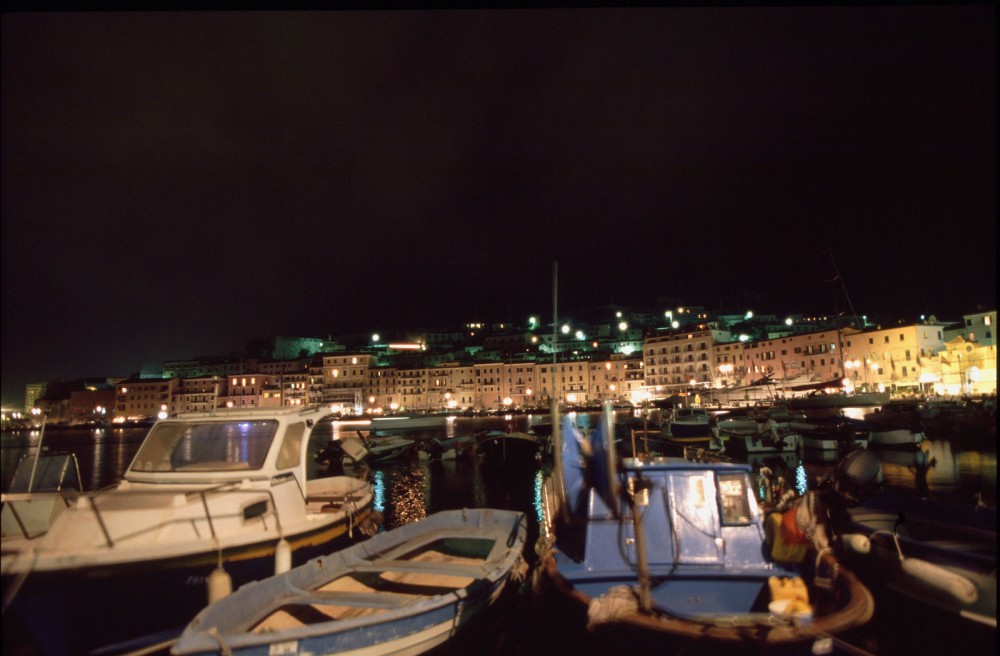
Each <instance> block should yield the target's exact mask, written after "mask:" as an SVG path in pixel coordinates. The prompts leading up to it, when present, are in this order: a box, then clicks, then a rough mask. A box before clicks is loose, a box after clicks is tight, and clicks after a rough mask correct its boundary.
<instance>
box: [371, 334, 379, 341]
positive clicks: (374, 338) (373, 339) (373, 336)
mask: <svg viewBox="0 0 1000 656" xmlns="http://www.w3.org/2000/svg"><path fill="white" fill-rule="evenodd" d="M378 340H379V337H378V333H375V334H374V335H372V341H373V342H377V341H378Z"/></svg>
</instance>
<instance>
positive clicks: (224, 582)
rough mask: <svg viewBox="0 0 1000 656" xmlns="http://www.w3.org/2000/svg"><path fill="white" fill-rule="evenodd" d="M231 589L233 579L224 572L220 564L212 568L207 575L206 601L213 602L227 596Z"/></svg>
mask: <svg viewBox="0 0 1000 656" xmlns="http://www.w3.org/2000/svg"><path fill="white" fill-rule="evenodd" d="M232 591H233V579H232V578H231V577H230V576H229V574H226V570H224V569H222V566H221V565H220V566H219V567H217V568H215V569H214V570H212V573H211V574H209V575H208V603H210V604H211V603H213V602H216V601H218V600H219V599H222V598H223V597H225V596H228V595H229V593H230V592H232Z"/></svg>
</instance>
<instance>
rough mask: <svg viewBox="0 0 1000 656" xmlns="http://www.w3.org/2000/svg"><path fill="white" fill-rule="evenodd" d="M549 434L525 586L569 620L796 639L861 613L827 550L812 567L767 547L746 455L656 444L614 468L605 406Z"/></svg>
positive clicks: (782, 641)
mask: <svg viewBox="0 0 1000 656" xmlns="http://www.w3.org/2000/svg"><path fill="white" fill-rule="evenodd" d="M559 433H561V435H557V436H556V439H555V441H556V444H557V446H558V447H559V448H558V449H557V453H559V454H560V457H559V458H558V460H557V466H556V467H555V468H554V470H553V471H554V474H553V476H550V477H549V478H548V479H547V480H546V482H545V484H544V486H543V492H542V512H543V521H542V525H541V527H540V533H541V535H540V538H539V540H540V542H539V552H540V556H539V568H540V576H539V578H538V580H537V582H536V587H535V589H536V592H537V593H538V594H539V595H542V596H543V599H545V600H548V601H550V602H551V603H553V604H558V605H561V606H563V607H567V608H568V611H569V612H568V617H570V618H572V619H571V620H570V621H569V622H568V623H566V624H564V626H565V625H569V630H571V631H577V632H579V631H585V630H587V629H588V628H589V629H591V630H593V631H595V632H597V633H598V635H600V634H601V633H604V634H606V635H611V636H613V639H614V640H615V644H618V645H628V646H629V648H630V649H632V648H635V649H636V650H638V651H637V653H640V652H642V651H645V650H647V649H655V650H656V652H657V653H670V652H671V649H679V648H681V647H683V646H684V645H687V644H689V643H690V642H691V641H692V640H701V641H704V642H703V644H706V643H707V644H711V645H713V646H714V647H716V648H718V647H723V646H724V645H729V646H733V645H744V646H751V647H752V646H753V645H756V646H758V647H760V648H776V647H777V648H780V647H789V648H798V649H802V648H803V647H804V648H806V649H808V647H809V645H810V643H814V642H816V641H825V640H829V639H830V637H831V636H837V635H840V634H842V633H843V632H846V631H848V630H852V629H855V628H858V627H860V626H863V625H864V624H866V623H867V622H868V621H869V620H870V619H871V617H872V614H873V612H874V603H873V600H872V597H871V594H870V593H869V592H868V590H867V589H866V588H865V587H864V585H862V584H861V582H860V581H859V580H858V579H857V578H856V577H855V576H854V574H853V573H852V572H851V571H850V570H849V569H847V568H845V567H842V566H840V565H839V564H838V563H837V562H836V559H835V558H833V556H832V555H831V554H830V553H828V552H827V553H824V554H823V555H822V556H821V557H820V558H819V559H818V561H817V568H816V572H817V573H816V578H812V577H811V576H810V575H809V574H808V573H806V571H805V570H804V569H803V568H799V567H796V566H795V565H785V564H782V563H779V562H777V561H774V560H772V559H771V558H770V550H769V549H768V548H766V544H767V543H766V541H765V535H766V534H767V531H766V530H765V521H764V512H763V510H762V509H761V507H760V506H758V503H757V499H756V496H755V492H754V490H755V486H756V483H755V482H754V479H753V477H752V475H751V468H750V466H749V465H746V464H740V463H734V462H725V461H721V460H712V461H704V460H699V461H692V460H688V459H683V458H659V457H656V458H648V459H636V458H625V459H623V460H622V461H621V464H620V467H619V463H618V459H617V456H616V454H615V452H614V447H613V442H610V441H609V440H608V439H607V438H606V437H605V436H607V435H610V434H611V419H610V416H608V417H607V418H606V419H605V421H604V422H602V424H600V425H599V426H598V427H597V428H595V429H594V431H592V432H591V433H590V434H589V435H588V436H584V435H583V434H582V433H580V432H579V431H578V430H576V429H575V427H574V426H573V425H572V424H571V423H567V424H566V425H565V426H564V427H563V428H562V429H561V430H560V431H559ZM821 578H822V580H821ZM792 591H795V592H792ZM543 607H544V603H543ZM585 627H586V628H585ZM817 653H821V652H817Z"/></svg>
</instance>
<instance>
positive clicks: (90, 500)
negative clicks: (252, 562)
mask: <svg viewBox="0 0 1000 656" xmlns="http://www.w3.org/2000/svg"><path fill="white" fill-rule="evenodd" d="M236 484H237V483H235V482H233V483H223V484H221V485H218V486H215V487H210V488H206V489H204V490H195V491H192V492H186V493H184V497H185V499H187V500H191V499H193V498H198V499H200V500H201V506H202V508H203V509H204V511H205V521H206V523H207V524H208V529H209V533H210V534H211V538H212V541H213V542H214V541H216V540H218V536H217V535H216V531H215V522H214V521H213V519H212V511H211V509H210V508H209V503H208V499H209V497H210V496H214V495H234V494H246V495H261V494H265V495H267V497H268V498H269V499H270V504H268V505H269V508H264V509H263V510H261V512H255V509H256V504H255V505H254V506H251V507H249V508H245V509H244V511H243V513H244V518H245V519H256V518H258V517H259V518H261V519H264V518H266V517H269V516H270V517H274V522H275V527H276V528H277V531H278V536H279V539H280V538H282V537H284V532H283V529H282V527H281V516H280V514H279V512H278V505H277V503H276V502H275V499H274V493H273V492H272V491H271V490H261V489H251V490H234V489H231V488H232V486H233V485H236ZM163 494H164V492H163V491H162V490H130V491H129V495H130V496H131V495H148V496H162V495H163ZM84 496H85V497H86V498H87V505H88V506H89V508H90V510H91V511H92V512H93V513H94V518H95V519H96V521H97V524H98V526H99V527H100V529H101V533H102V534H103V535H104V539H105V541H106V542H107V546H108V548H109V549H114V548H115V545H116V541H115V539H114V538H113V537H112V535H111V531H110V529H109V528H108V525H107V522H105V520H104V515H103V513H102V512H101V509H100V508H99V507H98V505H97V502H96V499H97V497H98V496H100V493H98V494H86V495H84ZM251 509H254V510H251ZM251 513H252V514H251ZM192 519H196V518H192ZM187 521H191V520H189V519H187V518H186V519H185V522H187Z"/></svg>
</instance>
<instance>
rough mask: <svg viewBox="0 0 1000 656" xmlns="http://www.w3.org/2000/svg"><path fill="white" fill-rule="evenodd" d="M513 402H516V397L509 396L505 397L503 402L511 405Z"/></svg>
mask: <svg viewBox="0 0 1000 656" xmlns="http://www.w3.org/2000/svg"><path fill="white" fill-rule="evenodd" d="M513 402H514V399H512V398H510V397H509V396H505V397H503V404H504V405H510V404H511V403H513Z"/></svg>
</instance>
